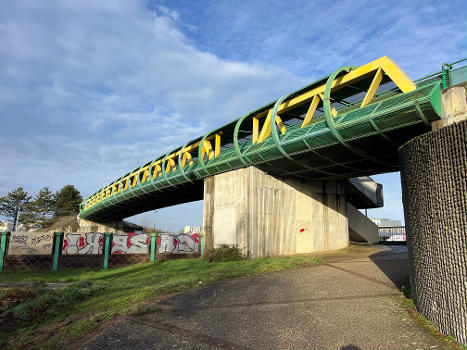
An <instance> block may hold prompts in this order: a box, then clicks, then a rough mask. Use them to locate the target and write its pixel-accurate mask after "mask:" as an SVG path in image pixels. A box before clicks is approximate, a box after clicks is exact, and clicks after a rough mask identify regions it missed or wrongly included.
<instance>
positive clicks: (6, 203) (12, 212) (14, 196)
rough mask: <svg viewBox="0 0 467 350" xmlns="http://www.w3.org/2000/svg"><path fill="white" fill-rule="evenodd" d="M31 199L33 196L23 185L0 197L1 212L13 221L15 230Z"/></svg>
mask: <svg viewBox="0 0 467 350" xmlns="http://www.w3.org/2000/svg"><path fill="white" fill-rule="evenodd" d="M30 200H31V196H29V195H28V193H27V192H25V191H24V189H23V188H22V187H18V188H17V189H14V190H13V191H11V192H9V193H8V194H7V195H6V196H5V197H1V198H0V214H1V215H3V216H5V217H6V218H7V219H8V220H9V221H10V222H12V223H13V231H15V230H16V228H17V227H18V226H19V224H20V223H21V213H22V212H23V209H24V207H25V205H26V204H27V203H28V202H29V201H30Z"/></svg>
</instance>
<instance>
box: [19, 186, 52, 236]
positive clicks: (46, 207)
mask: <svg viewBox="0 0 467 350" xmlns="http://www.w3.org/2000/svg"><path fill="white" fill-rule="evenodd" d="M54 211H55V195H54V193H53V192H52V191H51V190H49V188H48V187H44V188H42V189H41V190H40V191H39V193H38V194H37V195H36V197H35V198H34V201H32V202H29V203H26V204H25V206H24V210H23V213H22V215H21V222H22V223H23V225H25V226H26V227H28V228H31V227H38V228H41V227H46V226H48V225H49V224H50V223H51V222H50V218H51V217H52V215H53V214H54Z"/></svg>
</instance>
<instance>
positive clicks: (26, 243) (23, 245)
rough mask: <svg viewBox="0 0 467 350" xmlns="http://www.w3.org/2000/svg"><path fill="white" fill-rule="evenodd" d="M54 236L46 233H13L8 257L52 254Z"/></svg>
mask: <svg viewBox="0 0 467 350" xmlns="http://www.w3.org/2000/svg"><path fill="white" fill-rule="evenodd" d="M53 240H54V239H53V234H52V233H44V232H40V233H39V232H12V233H11V235H10V243H9V246H8V253H7V254H8V255H49V254H52V244H53Z"/></svg>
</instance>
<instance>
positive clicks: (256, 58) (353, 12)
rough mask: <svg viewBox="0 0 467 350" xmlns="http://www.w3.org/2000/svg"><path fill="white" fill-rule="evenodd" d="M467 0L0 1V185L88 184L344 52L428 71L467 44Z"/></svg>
mask: <svg viewBox="0 0 467 350" xmlns="http://www.w3.org/2000/svg"><path fill="white" fill-rule="evenodd" d="M466 7H467V6H466V3H465V1H457V0H456V1H449V2H440V3H436V2H430V1H421V0H420V1H407V2H397V3H392V2H387V1H386V2H374V1H363V2H358V3H355V2H349V1H334V2H328V1H321V2H320V1H313V2H309V1H292V2H284V1H253V2H252V1H222V2H219V1H203V2H198V1H196V2H187V1H180V2H173V1H143V0H141V1H92V0H83V1H79V2H76V1H70V2H59V1H47V2H37V1H11V2H3V3H2V4H1V5H0V39H1V42H2V45H0V63H1V64H0V118H1V128H0V149H1V150H2V156H1V157H0V168H1V169H2V171H1V173H0V195H3V194H5V193H6V192H7V191H8V190H10V189H12V188H13V187H15V186H19V185H23V186H25V187H26V189H28V190H30V191H33V192H36V191H37V190H38V189H39V188H40V187H42V186H45V185H47V186H50V187H52V188H54V189H58V188H59V187H61V186H63V185H64V184H67V183H73V184H75V185H77V186H78V188H79V189H80V190H81V191H82V193H83V194H84V195H88V194H89V193H91V192H93V191H95V190H96V189H97V188H99V187H100V186H102V185H104V184H106V183H108V182H110V181H111V180H113V179H114V178H115V177H117V176H119V175H121V174H123V173H124V172H127V171H129V170H132V169H134V168H135V167H137V166H138V165H140V164H142V163H143V162H145V161H148V160H150V159H152V158H154V157H156V156H158V155H160V154H162V153H163V152H166V151H168V150H169V149H172V148H174V147H175V146H177V145H180V144H182V143H183V142H184V141H187V140H189V139H191V138H194V137H196V136H198V135H200V134H202V133H203V132H205V131H207V130H208V129H211V128H213V127H215V126H220V125H222V124H223V123H225V122H227V121H230V120H232V119H234V118H236V117H239V116H240V115H242V114H244V113H245V112H248V111H250V110H252V109H255V108H256V107H258V106H261V105H263V104H265V103H267V102H270V101H271V100H273V99H275V98H277V97H279V96H280V95H282V94H283V93H286V92H289V91H292V90H295V89H296V88H298V87H300V86H301V85H303V84H305V83H306V82H308V81H310V80H313V79H315V78H319V77H320V76H322V75H324V74H328V73H330V72H331V71H332V70H334V69H336V68H338V67H339V66H342V65H347V64H357V65H358V64H363V63H366V62H368V61H370V60H372V59H374V58H377V57H379V56H382V55H389V56H391V57H393V58H394V59H395V60H396V62H398V63H399V64H400V65H401V66H402V67H403V68H404V69H405V70H406V71H407V72H408V73H409V74H410V75H411V76H413V77H418V76H421V75H425V74H428V73H431V72H433V71H435V70H437V69H439V68H440V64H441V63H442V62H444V61H450V60H454V59H457V58H459V57H461V56H465V52H466V32H465V25H466V20H465V13H466V11H465V10H466ZM389 178H391V177H389ZM392 181H394V180H392ZM388 187H390V186H388ZM386 193H388V192H387V191H386ZM395 206H396V205H395V204H392V208H395ZM388 210H390V208H389V209H388ZM400 212H401V211H400V210H399V214H400ZM198 214H199V213H198ZM162 215H164V214H162ZM176 215H178V214H176V212H173V213H172V214H170V216H171V217H174V216H176Z"/></svg>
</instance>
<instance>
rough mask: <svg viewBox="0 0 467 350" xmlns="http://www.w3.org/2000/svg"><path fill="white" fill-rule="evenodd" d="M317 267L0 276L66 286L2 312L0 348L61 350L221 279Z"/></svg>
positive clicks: (240, 265) (303, 261) (175, 264)
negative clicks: (5, 315)
mask: <svg viewBox="0 0 467 350" xmlns="http://www.w3.org/2000/svg"><path fill="white" fill-rule="evenodd" d="M319 262H320V260H319V259H317V258H314V257H311V256H294V257H277V258H264V259H251V260H241V261H232V262H220V263H209V262H207V261H204V260H202V259H177V260H159V261H157V262H153V263H150V262H148V263H141V264H136V265H131V266H126V267H120V268H113V269H109V270H91V271H90V270H68V271H57V272H51V271H3V272H2V273H0V282H25V281H28V282H38V283H47V282H72V284H71V285H70V286H68V287H66V288H64V289H57V290H54V291H45V290H44V291H43V293H40V294H39V295H36V296H34V297H33V298H32V299H28V300H25V301H24V302H22V303H20V304H18V305H16V306H15V309H10V310H8V312H10V313H11V315H13V316H15V317H16V316H17V317H18V320H16V319H15V320H16V324H15V325H14V326H15V327H14V328H13V329H9V330H7V332H5V330H4V332H3V334H0V347H1V348H5V349H7V348H34V349H41V348H47V349H50V348H62V347H63V346H64V345H66V344H69V343H70V342H72V341H74V340H76V339H77V338H80V337H82V336H83V335H85V334H87V333H90V332H92V331H95V330H97V328H98V327H99V326H100V325H102V324H103V323H105V322H106V321H109V320H111V319H113V318H115V317H116V316H118V315H124V314H129V313H139V312H145V311H144V307H143V308H142V307H141V304H143V303H144V302H145V301H148V300H151V299H154V298H156V297H158V296H160V295H164V294H170V293H175V292H180V291H185V290H188V289H193V288H196V287H200V286H204V285H206V284H209V283H212V282H214V281H218V280H221V279H226V278H233V277H239V276H245V275H256V274H263V273H267V272H271V271H279V270H284V269H289V268H296V267H301V266H311V265H315V264H318V263H319ZM51 305H53V306H51ZM49 310H52V311H49ZM142 310H143V311H142ZM4 312H5V311H4Z"/></svg>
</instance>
